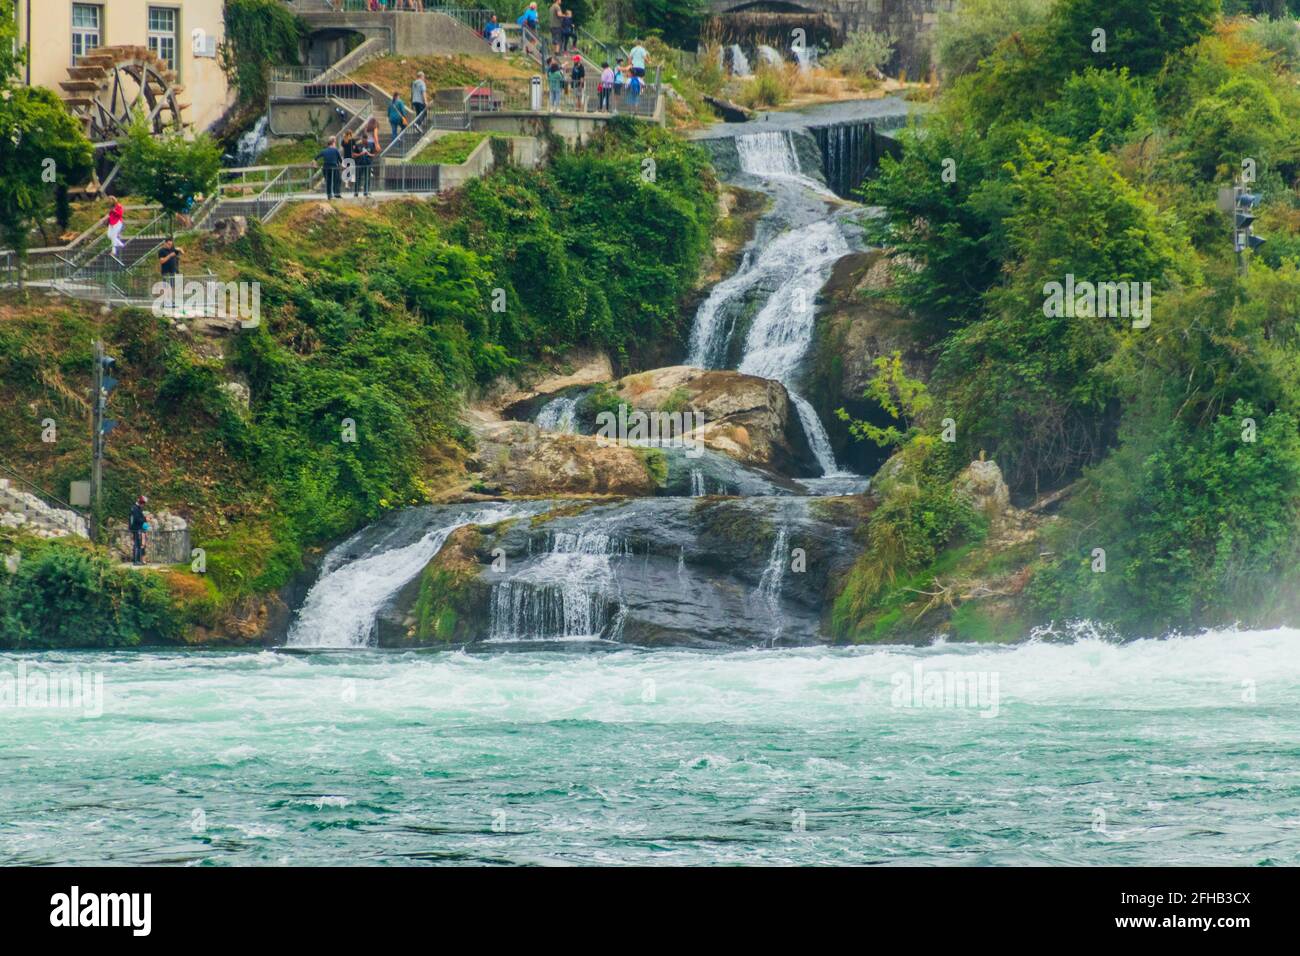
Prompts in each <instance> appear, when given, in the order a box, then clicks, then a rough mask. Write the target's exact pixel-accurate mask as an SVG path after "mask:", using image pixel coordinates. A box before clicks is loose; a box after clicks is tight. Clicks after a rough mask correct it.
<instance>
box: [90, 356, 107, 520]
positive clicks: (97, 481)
mask: <svg viewBox="0 0 1300 956" xmlns="http://www.w3.org/2000/svg"><path fill="white" fill-rule="evenodd" d="M90 399H91V404H90V407H91V413H90V449H91V450H90V509H91V510H90V537H91V540H98V539H99V506H100V488H101V486H102V485H103V481H104V343H103V341H102V340H101V339H95V369H94V372H92V384H91V389H90Z"/></svg>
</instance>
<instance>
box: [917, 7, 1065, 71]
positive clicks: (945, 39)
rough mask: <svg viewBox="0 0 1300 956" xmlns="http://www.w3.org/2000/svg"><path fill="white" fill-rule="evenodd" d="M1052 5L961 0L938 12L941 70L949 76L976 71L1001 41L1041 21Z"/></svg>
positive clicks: (937, 54) (936, 42)
mask: <svg viewBox="0 0 1300 956" xmlns="http://www.w3.org/2000/svg"><path fill="white" fill-rule="evenodd" d="M1049 6H1050V3H1049V0H960V2H959V3H958V4H957V6H956V7H955V8H954V9H952V10H945V11H943V12H941V13H940V14H939V21H938V23H937V24H936V25H935V28H934V52H935V59H936V60H937V61H938V66H939V70H940V72H942V73H943V75H944V76H945V77H947V78H949V79H955V78H956V77H959V76H962V75H963V74H966V73H971V72H974V70H975V68H976V67H977V66H979V62H980V60H982V59H984V58H985V57H987V56H988V55H989V54H990V53H992V52H993V50H994V49H995V48H996V47H997V46H998V44H1000V43H1002V42H1003V41H1004V40H1006V39H1007V38H1008V37H1010V36H1012V35H1013V34H1018V33H1022V32H1024V31H1025V30H1027V29H1030V28H1032V27H1036V26H1039V25H1040V24H1042V23H1043V21H1044V20H1045V19H1046V17H1047V10H1048V7H1049Z"/></svg>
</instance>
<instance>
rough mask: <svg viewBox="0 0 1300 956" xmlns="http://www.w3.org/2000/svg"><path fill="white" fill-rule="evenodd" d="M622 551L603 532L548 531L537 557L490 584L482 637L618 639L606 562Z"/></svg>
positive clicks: (619, 610) (613, 584)
mask: <svg viewBox="0 0 1300 956" xmlns="http://www.w3.org/2000/svg"><path fill="white" fill-rule="evenodd" d="M625 554H627V549H626V547H625V546H624V545H623V543H622V542H621V541H620V540H619V539H618V538H617V537H616V536H614V535H611V534H609V533H606V532H601V531H582V532H577V533H574V532H569V531H564V532H555V533H553V534H551V535H550V536H549V538H548V542H547V549H546V552H545V553H544V554H543V555H542V556H541V558H540V559H539V560H536V561H534V562H533V563H532V564H531V566H529V567H527V568H525V569H524V570H522V571H520V572H519V573H517V574H515V575H513V576H512V577H510V578H509V579H508V580H504V581H501V582H500V583H498V584H495V585H494V586H493V589H492V605H491V609H492V610H491V621H490V624H489V635H490V636H489V638H488V640H491V641H539V640H540V641H556V640H561V641H563V640H569V641H573V640H586V641H591V640H611V641H616V640H618V638H619V636H620V632H621V624H622V617H623V614H624V607H623V605H622V603H621V602H619V600H618V582H617V579H616V578H615V576H614V568H613V563H612V562H613V561H614V560H615V559H616V558H617V557H619V556H622V555H625ZM611 604H613V605H614V607H615V610H614V611H613V613H611V611H610V607H611Z"/></svg>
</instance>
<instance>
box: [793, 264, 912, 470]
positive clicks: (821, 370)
mask: <svg viewBox="0 0 1300 956" xmlns="http://www.w3.org/2000/svg"><path fill="white" fill-rule="evenodd" d="M891 285H892V278H891V263H890V260H889V258H888V257H887V256H886V255H885V254H884V253H883V252H881V251H880V250H878V249H877V250H870V251H867V252H854V253H852V254H850V255H847V256H845V257H844V258H842V259H841V260H840V261H839V262H837V263H836V265H835V269H834V270H833V271H832V273H831V278H830V279H829V280H828V281H827V283H826V286H825V287H824V288H823V290H822V295H821V299H820V300H819V310H818V315H817V325H816V329H815V331H814V341H813V348H812V356H811V358H812V361H811V369H810V372H809V382H808V398H809V400H810V401H811V402H812V403H813V407H814V408H815V409H816V410H817V413H818V415H819V416H820V417H821V420H822V422H823V423H825V425H826V427H827V431H828V433H829V435H830V438H831V444H832V447H833V448H834V449H835V455H836V458H837V459H839V460H840V461H841V463H847V464H849V465H850V466H852V467H854V468H855V469H856V470H858V471H860V472H863V473H865V474H870V473H872V472H873V471H875V470H876V468H877V467H878V466H879V465H880V464H881V460H882V456H883V453H882V452H881V451H880V450H879V449H877V448H875V447H874V446H872V445H871V444H870V443H869V442H860V441H857V440H855V439H854V438H853V437H852V436H851V435H850V434H849V432H848V429H847V427H846V425H845V424H844V423H843V422H841V421H840V420H839V419H837V418H836V416H835V410H836V409H839V408H843V409H845V410H846V411H848V413H849V414H850V415H851V416H853V417H854V418H858V419H868V420H871V421H873V422H874V423H876V424H879V425H886V424H888V423H889V422H888V419H886V418H884V417H881V412H880V410H879V409H878V408H875V407H873V406H872V405H871V404H870V403H868V402H865V401H864V400H863V398H862V393H863V392H864V391H865V390H866V387H867V384H868V382H870V381H871V378H872V376H873V375H874V373H875V369H874V365H873V363H874V362H875V360H876V359H877V358H880V357H882V356H890V355H893V353H894V352H899V353H901V354H902V358H903V368H904V371H906V373H907V375H908V376H909V377H911V378H915V379H920V380H921V381H923V382H924V381H928V380H929V378H930V373H931V371H932V369H933V359H932V358H931V357H930V356H929V354H928V353H927V352H926V351H925V349H924V346H923V344H922V343H921V342H919V341H918V340H917V338H916V328H917V323H916V320H915V318H914V317H913V316H911V315H910V313H908V312H907V311H906V310H905V309H903V308H901V307H900V306H898V305H896V304H895V303H893V302H890V301H889V300H888V299H886V298H884V297H883V296H882V293H885V292H887V291H888V290H889V288H890V286H891Z"/></svg>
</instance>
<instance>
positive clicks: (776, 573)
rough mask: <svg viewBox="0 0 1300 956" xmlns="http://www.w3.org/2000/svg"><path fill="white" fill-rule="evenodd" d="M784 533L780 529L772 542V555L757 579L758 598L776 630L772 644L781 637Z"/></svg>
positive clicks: (784, 554) (784, 557) (784, 552)
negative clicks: (765, 607)
mask: <svg viewBox="0 0 1300 956" xmlns="http://www.w3.org/2000/svg"><path fill="white" fill-rule="evenodd" d="M785 559H786V532H785V528H780V529H779V530H778V531H777V533H776V539H775V540H774V541H773V542H772V553H771V554H769V555H768V558H767V567H766V568H764V569H763V573H762V574H761V575H760V576H759V579H758V596H759V598H760V599H761V600H762V601H763V603H764V604H765V605H767V610H768V613H770V614H771V615H772V621H773V623H774V624H775V625H776V630H775V631H774V633H773V635H772V641H773V643H775V642H776V640H777V639H779V638H780V636H781V585H782V584H783V583H784V582H785Z"/></svg>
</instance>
